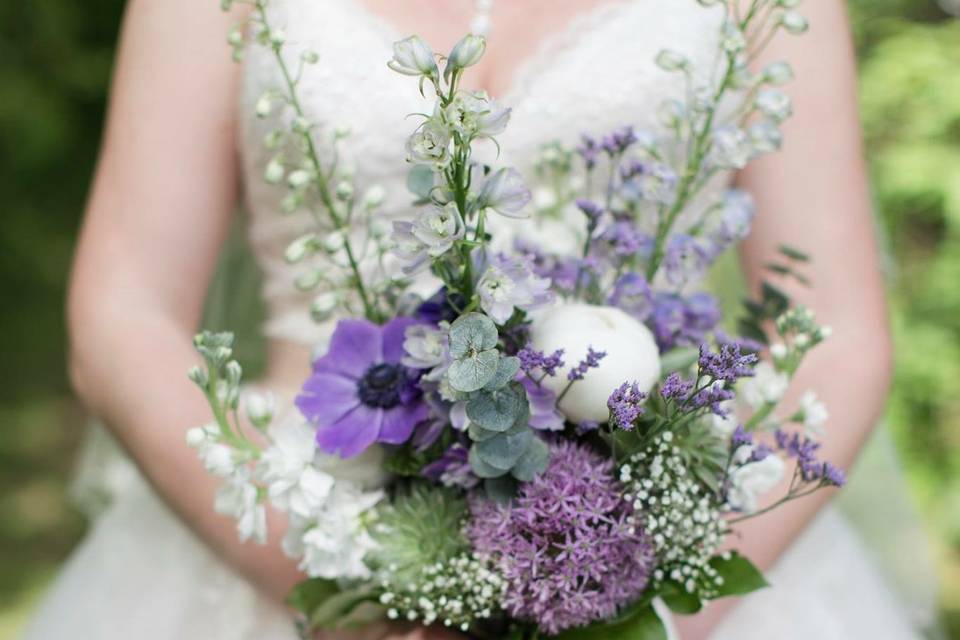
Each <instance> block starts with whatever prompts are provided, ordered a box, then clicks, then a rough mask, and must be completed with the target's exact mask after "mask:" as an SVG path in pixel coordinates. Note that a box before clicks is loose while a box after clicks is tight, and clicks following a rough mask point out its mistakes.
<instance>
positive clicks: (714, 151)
mask: <svg viewBox="0 0 960 640" xmlns="http://www.w3.org/2000/svg"><path fill="white" fill-rule="evenodd" d="M751 153H752V145H751V144H750V140H749V138H748V137H747V134H745V133H744V132H743V130H741V129H738V128H737V127H734V126H729V125H728V126H723V127H720V128H719V129H717V130H716V131H714V132H713V146H712V148H711V150H710V161H711V163H712V164H713V165H714V166H716V167H719V168H721V169H743V168H744V167H745V166H747V162H749V160H750V156H751Z"/></svg>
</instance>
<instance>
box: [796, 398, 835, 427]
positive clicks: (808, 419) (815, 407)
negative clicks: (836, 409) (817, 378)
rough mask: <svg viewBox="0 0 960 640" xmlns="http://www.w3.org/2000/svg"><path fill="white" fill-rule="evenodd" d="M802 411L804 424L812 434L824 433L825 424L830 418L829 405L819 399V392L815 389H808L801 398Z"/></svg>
mask: <svg viewBox="0 0 960 640" xmlns="http://www.w3.org/2000/svg"><path fill="white" fill-rule="evenodd" d="M800 413H801V414H802V416H803V417H802V420H803V426H804V427H805V428H806V430H807V431H808V432H809V433H811V434H812V435H817V436H820V435H823V425H824V424H825V423H826V422H827V420H828V419H829V418H830V412H829V411H827V405H825V404H823V403H822V402H821V401H820V400H819V399H817V394H816V393H814V392H813V391H807V392H806V393H804V394H803V396H802V397H801V398H800Z"/></svg>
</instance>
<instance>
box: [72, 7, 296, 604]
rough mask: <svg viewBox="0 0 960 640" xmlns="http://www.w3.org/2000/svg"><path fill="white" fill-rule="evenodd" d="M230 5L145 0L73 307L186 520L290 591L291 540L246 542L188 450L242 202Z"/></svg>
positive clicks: (96, 360)
mask: <svg viewBox="0 0 960 640" xmlns="http://www.w3.org/2000/svg"><path fill="white" fill-rule="evenodd" d="M236 18H237V16H236V15H234V16H232V17H231V16H225V15H223V14H222V13H221V12H220V10H219V7H218V3H217V2H216V1H215V0H209V1H207V0H203V1H198V0H163V1H152V0H132V1H131V2H130V3H129V6H128V11H127V15H126V18H125V20H124V26H123V31H122V34H121V43H120V49H119V57H118V62H117V67H116V71H115V77H114V82H113V89H112V93H111V101H110V109H109V117H108V120H107V126H106V132H105V135H104V140H103V147H102V151H101V156H100V161H99V165H98V167H97V171H96V176H95V180H94V184H93V189H92V192H91V196H90V200H89V203H88V206H87V211H86V217H85V220H84V223H83V228H82V231H81V234H80V241H79V245H78V248H77V253H76V258H75V265H74V270H73V275H72V283H71V287H70V295H69V301H68V316H69V318H68V323H69V331H70V343H71V353H70V371H71V378H72V380H73V382H74V386H75V388H76V390H77V392H78V394H79V395H80V397H81V399H82V400H83V401H84V402H85V403H86V404H87V405H88V406H89V408H90V409H91V410H92V411H93V412H94V413H95V414H97V415H98V416H100V417H102V418H103V419H104V420H105V421H106V422H107V424H108V425H109V426H110V428H111V430H112V431H113V433H114V434H115V435H116V436H117V437H118V439H119V440H120V441H121V442H122V443H123V445H124V446H125V448H126V449H127V451H128V452H129V453H130V455H131V456H132V457H133V458H134V460H135V461H136V463H137V464H138V465H139V467H140V469H141V470H143V472H144V473H145V475H146V476H147V478H148V479H149V480H150V482H151V483H152V484H153V485H154V487H155V488H156V489H157V490H158V492H159V493H160V495H161V496H163V497H164V499H165V500H166V501H167V503H168V504H169V505H170V506H171V507H172V508H173V509H174V510H175V511H176V512H177V514H178V515H179V516H180V517H181V518H182V519H183V520H184V521H185V522H187V523H188V524H189V525H190V526H191V527H192V528H193V529H194V530H195V531H196V532H197V533H199V534H200V535H201V536H202V537H203V538H204V539H205V540H206V541H208V542H209V543H210V544H211V546H212V547H213V548H215V549H217V550H218V551H219V552H220V553H222V555H223V556H224V557H225V558H226V559H228V560H229V561H230V563H231V564H232V565H233V566H235V567H236V568H238V569H239V570H240V571H242V572H243V573H244V574H246V575H247V576H249V577H250V578H252V579H253V580H254V581H255V582H256V583H257V584H258V585H259V586H260V587H262V588H263V589H265V590H266V591H267V592H269V593H271V594H272V595H274V596H276V597H277V598H279V597H281V595H282V594H283V593H284V592H285V591H286V590H287V589H288V588H289V587H290V586H291V585H292V584H293V583H294V582H295V581H296V578H297V574H296V571H295V568H294V566H293V565H292V564H291V562H290V561H289V560H287V559H286V558H284V556H283V555H282V553H281V552H280V551H279V549H278V546H277V544H276V536H274V540H273V542H274V544H271V545H269V546H266V547H259V546H256V545H252V544H248V545H241V544H240V543H239V542H238V541H237V535H236V532H235V531H234V524H233V523H232V522H231V520H230V519H228V518H224V517H221V516H218V515H216V514H215V513H214V512H213V509H212V504H213V503H212V500H213V494H214V491H215V482H214V481H213V480H212V479H211V477H210V476H209V475H208V474H206V473H205V472H204V470H203V469H202V467H201V466H200V464H199V462H198V461H197V458H196V455H195V453H194V452H193V451H191V450H190V449H189V448H188V447H187V446H186V445H185V443H184V432H185V430H186V429H187V428H188V427H190V426H195V425H199V424H203V423H205V422H207V421H209V419H210V412H209V409H208V408H207V407H206V406H205V403H204V401H203V398H202V395H201V394H200V393H199V392H198V390H197V389H196V388H193V385H192V383H190V382H189V381H188V380H187V379H186V377H185V372H186V370H187V369H188V368H189V367H190V366H191V365H193V364H195V363H196V362H197V360H198V358H197V357H196V355H195V353H194V352H193V349H192V347H191V337H192V335H193V333H194V332H195V331H196V329H197V326H198V322H199V320H200V314H201V310H202V306H203V301H204V296H205V293H206V289H207V285H208V282H209V280H210V277H211V273H212V271H213V268H214V265H215V262H216V256H217V253H218V251H219V248H220V245H221V242H222V240H223V238H224V234H225V231H226V229H227V227H228V224H229V221H230V218H231V215H232V212H233V210H234V207H235V205H236V192H237V185H236V180H237V166H236V165H237V159H236V154H235V152H234V127H235V122H234V119H235V111H236V105H235V98H236V95H237V86H236V85H237V75H238V74H237V72H236V69H235V68H234V66H233V65H232V63H231V62H230V56H229V52H228V51H227V50H226V45H225V43H224V36H225V34H226V33H227V30H228V25H229V23H230V21H232V20H235V19H236Z"/></svg>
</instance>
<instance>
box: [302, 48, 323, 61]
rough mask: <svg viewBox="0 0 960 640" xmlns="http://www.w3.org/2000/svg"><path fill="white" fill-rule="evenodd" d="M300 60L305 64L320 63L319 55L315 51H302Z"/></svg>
mask: <svg viewBox="0 0 960 640" xmlns="http://www.w3.org/2000/svg"><path fill="white" fill-rule="evenodd" d="M300 59H301V60H303V61H304V63H306V64H317V63H318V62H320V54H319V53H317V52H316V51H304V52H303V53H301V54H300Z"/></svg>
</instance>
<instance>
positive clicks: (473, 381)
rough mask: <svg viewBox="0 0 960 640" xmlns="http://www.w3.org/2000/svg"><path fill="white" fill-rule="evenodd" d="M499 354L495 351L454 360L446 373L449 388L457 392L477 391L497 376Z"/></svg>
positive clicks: (482, 352)
mask: <svg viewBox="0 0 960 640" xmlns="http://www.w3.org/2000/svg"><path fill="white" fill-rule="evenodd" d="M499 362H500V354H499V353H497V350H496V349H490V350H488V351H481V352H479V353H477V354H475V355H473V356H471V357H469V358H465V359H462V360H454V361H453V362H452V363H451V364H450V369H448V371H447V379H448V380H449V381H450V386H451V387H453V388H454V389H456V390H457V391H462V392H464V393H471V392H473V391H479V390H480V389H482V388H483V387H484V385H486V384H487V383H488V382H490V380H492V379H493V377H494V376H495V375H497V365H498V364H499Z"/></svg>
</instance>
